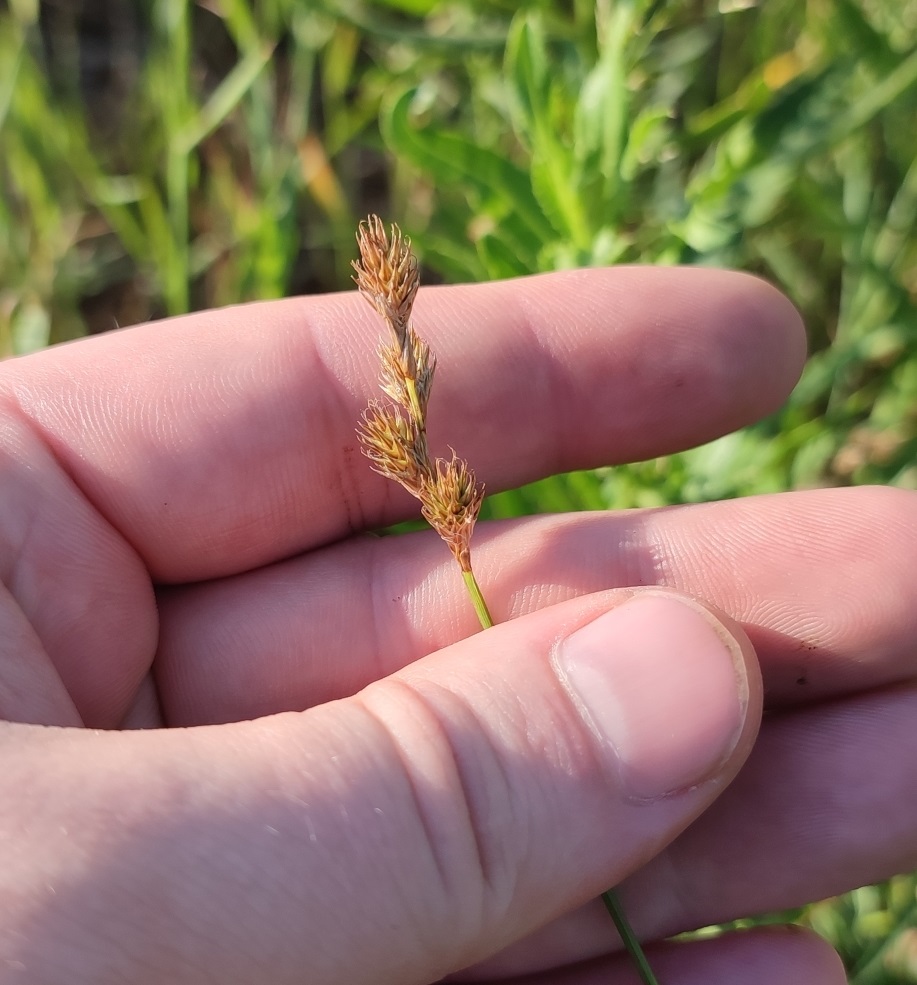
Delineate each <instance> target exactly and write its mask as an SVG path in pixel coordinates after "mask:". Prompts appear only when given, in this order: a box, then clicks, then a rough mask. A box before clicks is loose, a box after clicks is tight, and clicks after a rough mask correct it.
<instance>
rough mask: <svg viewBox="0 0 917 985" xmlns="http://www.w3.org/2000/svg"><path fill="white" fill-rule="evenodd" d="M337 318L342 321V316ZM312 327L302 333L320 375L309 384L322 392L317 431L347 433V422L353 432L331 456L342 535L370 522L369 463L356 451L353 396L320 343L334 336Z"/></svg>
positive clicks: (345, 348)
mask: <svg viewBox="0 0 917 985" xmlns="http://www.w3.org/2000/svg"><path fill="white" fill-rule="evenodd" d="M340 320H341V321H343V319H340ZM312 327H313V331H306V332H304V333H303V336H304V337H305V339H307V340H308V341H307V344H308V346H309V350H310V352H311V353H312V355H313V359H312V360H311V367H312V368H313V371H314V369H315V368H317V369H318V371H319V376H320V379H319V381H318V385H316V384H315V383H312V385H313V386H314V387H315V388H316V389H317V390H319V391H320V392H321V393H323V394H324V398H323V399H322V400H321V401H319V405H318V417H319V421H320V423H321V425H322V427H321V428H320V429H319V434H320V435H321V436H322V437H324V436H325V435H334V434H337V433H339V432H340V433H342V434H347V433H348V431H347V428H348V425H350V429H351V433H352V440H351V441H350V442H349V443H347V444H345V446H344V447H343V448H342V451H341V454H339V455H337V456H335V457H334V467H333V468H332V470H331V472H332V474H331V485H332V488H335V489H337V490H338V494H339V497H340V503H341V505H342V506H343V508H344V513H345V529H344V532H343V535H344V536H348V535H353V534H356V533H359V532H360V531H362V530H366V529H368V528H369V527H370V526H371V525H372V510H369V509H367V507H366V505H365V503H364V495H363V490H364V489H366V482H365V479H364V476H363V474H362V471H361V470H362V469H367V468H368V467H369V466H368V463H367V462H366V461H365V460H364V458H363V455H362V454H361V453H360V452H359V446H358V442H357V437H356V430H355V428H356V421H357V419H358V412H355V411H354V408H353V402H354V401H353V398H354V395H353V393H352V392H351V391H350V390H349V389H348V387H347V386H346V384H345V379H346V377H344V376H343V375H342V374H340V373H337V372H335V370H334V369H333V368H332V366H331V363H330V361H329V360H328V359H327V357H326V353H325V345H324V344H320V342H319V340H320V339H321V340H322V341H323V342H325V340H326V339H327V338H329V337H330V338H334V335H333V334H332V333H331V332H329V333H327V335H324V334H323V333H322V332H321V330H319V331H315V330H314V329H315V327H316V326H315V322H313V324H312ZM339 351H341V352H344V353H347V352H349V351H353V347H348V346H347V345H346V344H345V345H342V346H341V347H340V350H339ZM353 368H354V367H353V366H348V367H347V369H348V370H349V371H351V372H353ZM355 375H356V374H355ZM332 401H333V402H334V404H335V406H334V407H332V406H331V403H332ZM340 536H341V532H339V531H335V532H334V534H332V535H330V536H329V538H328V542H331V541H333V540H336V539H338V538H339V537H340ZM317 546H321V545H320V544H319V545H317Z"/></svg>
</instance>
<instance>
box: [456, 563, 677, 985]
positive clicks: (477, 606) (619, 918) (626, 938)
mask: <svg viewBox="0 0 917 985" xmlns="http://www.w3.org/2000/svg"><path fill="white" fill-rule="evenodd" d="M462 578H464V579H465V587H466V588H467V589H468V595H469V596H470V598H471V604H472V605H473V606H474V611H475V612H476V613H477V614H478V619H480V621H481V626H482V627H483V628H484V629H490V627H491V626H493V624H494V621H493V617H492V616H491V614H490V610H489V609H488V608H487V603H486V602H485V601H484V596H483V594H482V593H481V586H480V585H478V582H477V579H476V578H475V576H474V572H473V571H470V570H469V571H463V572H462ZM602 902H603V903H604V904H605V907H606V909H607V910H608V912H609V913H610V914H611V919H612V920H613V921H614V925H615V927H616V928H617V931H618V934H619V935H620V937H621V943H622V944H623V945H624V950H625V951H627V953H628V954H629V955H630V959H631V961H632V962H633V964H634V967H635V968H636V969H637V974H638V975H639V976H640V981H642V982H643V985H659V982H658V981H657V980H656V976H655V975H654V974H653V969H652V968H650V964H649V961H647V960H646V955H645V954H644V953H643V948H642V946H641V945H640V941H638V940H637V936H636V934H634V931H633V928H632V927H631V925H630V922H629V921H628V919H627V917H626V916H625V914H624V908H623V907H622V906H621V902H620V900H619V899H618V897H617V896H615V894H614V893H613V892H612V890H610V889H609V890H608V891H607V892H604V893H602Z"/></svg>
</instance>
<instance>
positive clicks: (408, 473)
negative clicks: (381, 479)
mask: <svg viewBox="0 0 917 985" xmlns="http://www.w3.org/2000/svg"><path fill="white" fill-rule="evenodd" d="M357 437H358V438H359V439H360V444H361V445H362V446H363V454H364V455H365V456H366V457H367V458H368V459H369V460H370V462H372V466H373V468H374V469H375V470H376V471H377V472H378V473H379V474H380V475H384V476H385V477H386V478H387V479H394V480H395V481H396V482H399V483H401V485H402V486H404V488H405V489H407V491H408V492H409V493H410V494H411V495H412V496H417V497H418V498H419V497H420V494H421V489H422V488H423V486H424V484H425V480H426V477H427V474H428V473H429V470H430V464H429V459H430V455H429V452H428V451H427V438H426V435H425V434H424V432H423V431H420V430H418V429H417V427H415V425H414V420H413V418H411V417H409V416H406V415H405V414H402V413H401V412H400V411H399V409H398V408H397V407H386V406H384V405H383V404H380V403H378V402H377V401H375V400H374V401H373V402H372V403H371V404H370V405H369V406H368V407H367V408H366V410H365V411H363V418H362V420H361V421H360V424H359V426H358V427H357Z"/></svg>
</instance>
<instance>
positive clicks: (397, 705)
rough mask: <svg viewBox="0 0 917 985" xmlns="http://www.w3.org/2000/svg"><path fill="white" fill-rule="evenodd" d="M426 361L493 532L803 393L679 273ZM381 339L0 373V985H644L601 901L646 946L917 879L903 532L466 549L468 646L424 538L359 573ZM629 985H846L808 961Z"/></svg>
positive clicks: (460, 330)
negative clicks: (570, 474) (499, 512)
mask: <svg viewBox="0 0 917 985" xmlns="http://www.w3.org/2000/svg"><path fill="white" fill-rule="evenodd" d="M416 320H417V324H418V328H419V330H420V331H421V332H422V333H423V334H424V336H425V337H426V338H427V339H428V340H429V341H430V343H431V345H432V346H433V348H434V351H435V352H436V353H437V355H438V356H439V366H440V368H439V370H438V375H437V382H436V387H435V389H434V393H433V398H432V401H431V407H430V418H431V429H430V441H431V445H432V447H433V448H434V449H435V450H445V448H446V446H447V445H448V444H454V445H455V447H456V448H457V449H458V450H459V452H460V454H461V455H462V456H463V457H466V458H467V459H468V460H469V462H470V463H471V465H472V466H473V467H474V468H475V469H476V471H477V472H478V475H479V477H480V478H481V479H483V480H484V481H485V482H486V483H487V486H488V488H489V489H490V490H491V491H496V490H498V489H501V488H505V487H509V486H513V485H517V484H519V483H522V482H525V481H528V480H531V479H534V478H536V477H538V476H541V475H545V474H549V473H552V472H556V471H560V470H567V469H573V468H583V467H589V466H594V465H598V464H602V463H605V464H607V463H609V462H621V461H627V460H633V459H641V458H647V457H650V456H653V455H657V454H661V453H665V452H670V451H672V450H675V449H678V448H682V447H686V446H689V445H693V444H696V443H699V442H702V441H705V440H707V439H710V438H713V437H714V436H716V435H718V434H721V433H724V432H727V431H730V430H732V429H734V428H737V427H740V426H741V425H743V424H745V423H747V422H750V421H752V420H754V419H756V418H758V417H760V416H761V415H763V414H765V413H767V412H769V411H770V410H772V409H773V408H775V407H776V406H778V405H779V404H780V402H781V401H782V400H783V399H784V398H785V396H786V394H787V393H788V391H789V389H790V388H791V386H792V384H793V382H794V380H795V378H796V375H797V373H798V371H799V368H800V365H801V362H802V359H803V347H804V342H803V335H802V331H801V327H800V324H799V320H798V318H797V316H796V314H795V313H794V312H793V310H792V309H791V308H790V306H789V305H788V303H787V302H786V301H785V300H783V299H782V298H781V297H780V296H779V295H778V294H777V293H776V292H774V291H773V290H772V289H770V288H768V287H766V286H765V285H763V284H761V283H760V282H758V281H756V280H754V279H751V278H748V277H745V276H742V275H738V274H727V273H722V272H716V271H709V270H700V269H697V270H677V269H672V270H662V269H659V270H654V269H625V268H622V269H616V270H595V271H581V272H572V273H564V274H556V275H550V276H546V277H539V278H532V279H527V280H520V281H514V282H507V283H502V284H492V285H483V286H479V287H456V288H436V289H428V290H426V291H423V292H421V296H420V297H419V299H418V302H417V308H416ZM380 328H381V326H379V325H378V323H377V322H376V320H375V317H374V315H373V313H372V312H371V311H370V310H369V309H368V307H366V306H365V305H364V304H363V302H362V301H361V300H360V299H359V298H358V297H356V295H346V296H345V295H338V296H332V297H325V298H315V299H294V300H290V301H285V302H276V303H270V304H261V305H251V306H246V307H239V308H234V309H229V310H225V311H218V312H210V313H207V314H203V315H197V316H193V317H188V318H182V319H176V320H173V321H169V322H162V323H157V324H153V325H148V326H144V327H140V328H136V329H132V330H130V331H125V332H119V333H115V334H112V335H109V336H105V337H102V338H96V339H92V340H88V341H85V342H80V343H77V344H74V345H70V346H65V347H61V348H58V349H56V350H49V351H47V352H44V353H41V354H39V355H36V356H33V357H29V358H24V359H21V360H17V361H13V362H10V363H7V364H5V365H4V366H3V367H2V369H0V393H2V395H3V412H2V420H3V431H2V439H0V441H2V444H0V448H2V453H3V462H4V465H3V469H2V472H0V476H2V498H0V504H2V507H0V518H2V523H0V531H2V537H3V547H4V549H3V554H2V558H3V571H4V584H5V586H6V589H5V591H4V595H3V598H2V606H3V607H2V614H3V620H4V624H3V626H4V632H3V635H2V637H0V638H2V640H3V651H2V654H0V715H2V716H3V717H4V718H5V719H7V720H9V722H10V723H12V724H6V725H4V726H3V727H2V728H0V756H2V761H0V762H2V768H0V804H2V807H0V841H2V843H3V845H4V846H6V851H5V852H4V855H5V861H4V864H3V866H2V869H0V983H3V985H6V983H7V982H9V983H17V985H32V983H36V985H37V983H42V985H45V983H57V982H62V983H63V982H66V983H67V985H83V983H85V985H90V983H92V985H107V983H118V985H123V983H147V982H150V983H152V982H169V983H174V985H185V983H188V985H190V983H198V982H202V983H203V982H213V981H219V982H221V983H222V985H232V983H243V982H244V983H253V982H258V983H261V982H264V983H271V985H284V983H293V982H297V983H300V982H309V983H315V985H338V983H340V985H360V983H364V982H365V983H372V985H383V983H392V985H410V983H428V982H434V981H438V980H440V979H441V978H443V976H447V975H455V980H476V981H482V982H492V983H495V982H497V981H505V980H507V979H513V980H514V981H516V982H517V983H518V985H522V983H523V982H525V983H526V985H591V983H593V982H596V983H597V982H608V981H621V982H631V981H633V978H632V972H630V970H629V966H628V963H627V959H626V957H624V956H622V954H621V953H620V952H619V951H618V950H617V948H616V946H615V941H614V934H613V932H612V929H611V926H610V923H609V921H608V918H607V915H606V914H605V913H604V910H603V908H602V906H601V904H600V903H598V902H596V901H595V897H596V896H597V895H598V894H599V893H600V892H601V891H602V890H603V889H605V888H607V887H608V886H611V885H613V884H617V883H620V882H621V881H622V880H624V879H626V882H625V883H624V885H623V887H622V893H621V895H622V896H623V899H624V904H625V907H626V909H627V911H628V914H629V916H630V918H631V920H632V921H633V923H634V925H635V928H636V930H637V932H638V934H639V935H640V936H641V937H643V938H644V939H649V940H652V939H659V938H662V937H665V936H668V935H672V934H674V933H676V932H678V931H681V930H684V929H687V928H691V927H697V926H702V925H704V924H707V923H710V922H714V921H723V920H728V919H731V918H734V917H738V916H741V915H743V914H748V913H753V912H758V911H761V910H767V909H775V908H782V907H788V906H793V905H796V904H799V903H801V902H803V901H805V900H809V899H815V898H819V897H823V896H825V895H828V894H831V893H835V892H839V891H841V890H844V889H846V888H849V887H852V886H855V885H858V884H861V883H864V882H867V881H871V880H877V879H881V878H884V877H886V876H888V875H890V874H891V873H893V872H896V871H899V870H904V869H907V868H910V867H913V866H914V865H915V864H917V857H915V848H917V835H915V830H917V826H915V824H914V817H915V808H917V779H915V774H914V771H913V770H912V769H911V768H910V765H909V764H910V763H912V762H913V760H914V755H915V753H917V727H915V725H914V722H915V721H917V714H915V712H917V697H915V689H914V684H913V680H912V678H913V675H914V671H915V655H914V648H913V642H912V641H913V638H914V635H915V630H917V607H915V605H914V588H913V586H914V584H915V574H917V572H915V568H917V560H915V559H917V544H915V541H917V524H915V523H914V510H915V500H914V498H913V496H912V495H911V494H906V493H902V492H897V491H893V490H889V489H856V490H819V491H811V492H805V493H798V494H791V495H783V496H772V497H760V498H754V499H748V500H743V501H735V502H725V503H718V504H712V505H704V506H696V507H688V508H680V509H668V510H659V511H648V512H632V513H624V514H599V513H590V514H580V515H571V516H551V517H541V518H526V519H520V520H517V521H513V522H506V523H494V524H482V525H480V526H479V530H478V532H477V533H476V537H475V542H474V557H475V568H476V571H477V573H478V577H479V580H480V581H481V583H482V586H483V587H484V590H485V593H486V594H487V597H488V600H489V602H490V604H491V608H492V610H493V611H494V614H495V616H496V618H497V619H498V620H505V621H506V622H505V624H503V625H499V626H497V627H495V628H494V629H493V630H489V631H488V632H486V633H483V634H479V633H476V632H475V630H476V624H475V618H474V614H473V612H472V610H471V608H470V606H469V605H468V603H467V600H466V599H465V598H464V595H463V588H462V584H461V579H460V578H459V577H458V574H457V572H456V570H455V569H454V567H453V562H452V560H451V558H450V557H449V556H448V552H447V551H446V550H445V548H444V547H443V545H442V544H441V543H440V542H439V540H438V539H437V538H436V536H435V535H434V534H432V533H418V534H412V535H409V536H404V537H399V538H383V539H379V538H375V537H371V536H367V535H366V534H365V531H367V530H370V529H372V528H375V527H378V526H380V525H383V524H387V523H391V522H394V521H397V520H401V519H404V518H405V517H407V516H409V515H411V514H412V512H413V506H414V504H413V501H412V500H410V499H409V497H408V496H407V495H406V494H405V493H403V492H402V491H401V490H400V489H398V488H397V487H395V486H394V485H393V484H391V483H389V482H386V481H385V480H383V479H382V478H380V477H378V476H376V475H374V474H373V473H372V472H371V471H370V470H369V468H368V465H367V463H366V461H365V460H364V459H363V458H362V456H361V455H360V453H359V451H358V448H357V443H356V439H355V436H354V432H353V429H354V425H355V422H356V420H357V419H358V417H359V414H360V411H361V409H362V407H363V406H364V404H365V402H366V399H367V397H368V396H369V395H371V394H372V393H373V391H374V388H375V379H376V372H377V369H376V362H375V361H376V355H375V348H376V342H377V339H379V338H381V331H380ZM628 586H644V588H642V589H633V588H629V587H628ZM646 586H652V587H650V588H647V587H646ZM693 598H700V599H705V600H707V604H705V605H701V604H700V603H698V602H694V601H692V599H693ZM746 634H747V635H746ZM749 641H750V642H749ZM752 644H753V646H754V651H756V653H757V660H756V659H755V656H754V653H753V650H752ZM758 663H760V676H759V671H758ZM762 678H763V692H762V687H761V681H762ZM762 693H763V697H764V702H765V704H766V707H767V709H768V714H767V716H766V718H765V720H764V724H763V726H762V727H761V730H760V735H758V737H757V741H755V737H756V733H757V731H758V728H759V722H760V711H761V704H762ZM48 725H53V726H60V727H58V728H45V727H41V726H48ZM167 726H169V727H167ZM175 726H194V727H193V728H190V729H180V728H176V727H175ZM753 746H754V748H752V747H753ZM889 749H892V750H894V755H889ZM746 759H748V761H747V762H745V761H746ZM743 764H744V765H743ZM740 768H741V773H739V770H740ZM737 774H738V776H737V778H736V779H735V781H734V782H732V784H731V786H729V788H728V790H727V789H725V788H726V787H727V785H728V784H729V783H730V781H732V780H733V778H734V777H736V775H737ZM724 791H725V792H724ZM877 818H881V820H882V833H881V837H877V832H876V819H877ZM649 956H650V959H651V962H652V963H653V965H654V967H655V968H656V970H657V972H658V973H659V974H660V975H661V977H663V978H664V980H665V981H667V982H671V983H686V985H687V983H695V982H701V981H703V982H719V981H722V982H733V981H737V980H741V981H742V982H743V983H744V985H764V983H765V982H783V981H788V980H797V981H807V982H810V983H815V985H829V983H840V982H842V981H843V975H842V971H841V969H840V966H839V962H838V961H837V959H836V958H835V957H834V955H833V954H832V953H831V952H830V951H829V950H828V949H827V947H826V946H825V945H823V944H822V943H821V942H820V941H818V940H817V939H815V938H813V937H811V936H808V935H803V934H800V933H796V932H792V933H791V932H788V931H779V930H777V931H766V932H765V931H757V932H753V933H749V934H744V935H733V936H727V937H723V938H719V939H716V940H711V941H705V942H703V943H693V944H684V943H671V944H663V945H657V946H655V947H650V948H649ZM463 969H464V970H463ZM514 976H515V977H514ZM450 980H452V979H451V978H450Z"/></svg>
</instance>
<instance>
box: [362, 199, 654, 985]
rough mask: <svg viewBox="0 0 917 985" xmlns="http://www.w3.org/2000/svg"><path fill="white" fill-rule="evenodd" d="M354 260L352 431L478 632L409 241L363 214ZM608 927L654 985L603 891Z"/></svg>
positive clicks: (460, 465)
mask: <svg viewBox="0 0 917 985" xmlns="http://www.w3.org/2000/svg"><path fill="white" fill-rule="evenodd" d="M357 245H358V247H359V251H360V259H359V260H357V261H354V263H353V268H354V270H355V271H356V276H355V277H354V281H355V282H356V285H357V287H358V288H359V291H360V293H361V294H362V295H363V297H364V298H366V300H367V301H368V302H369V303H370V304H371V305H372V307H373V308H374V309H375V310H376V312H377V313H378V314H379V316H380V317H381V318H382V320H383V321H384V322H385V323H386V325H387V326H388V329H389V339H388V341H386V342H384V343H383V344H382V345H381V346H380V349H379V357H380V362H381V377H380V383H379V385H380V388H381V390H382V392H383V393H384V394H385V396H386V397H388V400H387V401H381V400H372V401H371V402H370V404H369V406H368V407H367V408H366V410H365V411H364V412H363V418H362V420H361V422H360V424H359V426H358V428H357V435H358V437H359V439H360V443H361V445H362V448H363V453H364V454H365V455H366V457H367V458H368V459H369V460H370V462H371V463H372V467H373V469H375V471H376V472H378V473H380V474H381V475H383V476H385V477H386V478H388V479H394V480H395V481H396V482H398V483H399V484H400V485H402V486H403V487H404V488H405V489H406V490H407V491H408V492H409V493H410V494H411V495H412V496H414V497H415V498H416V499H418V500H419V501H420V510H421V513H422V514H423V516H424V519H425V520H426V521H427V522H428V523H429V524H430V526H431V527H433V529H434V530H435V531H436V532H437V533H438V534H439V536H440V537H441V538H442V539H443V541H445V543H446V545H447V546H448V548H449V550H450V551H451V552H452V556H453V557H454V558H455V560H456V562H457V563H458V566H459V569H460V570H461V572H462V578H463V580H464V582H465V587H466V589H467V591H468V595H469V598H470V599H471V603H472V605H473V606H474V609H475V612H476V613H477V616H478V619H479V620H480V623H481V626H482V628H483V629H489V628H490V627H491V626H493V624H494V622H493V618H492V617H491V614H490V610H489V609H488V607H487V603H486V602H485V600H484V596H483V594H482V592H481V588H480V586H479V585H478V582H477V579H476V578H475V576H474V571H473V570H472V567H471V534H472V531H473V530H474V524H475V521H476V520H477V518H478V514H479V513H480V510H481V503H482V502H483V500H484V488H483V486H480V485H479V484H478V483H477V480H476V478H475V474H474V472H473V471H472V470H471V469H470V468H469V466H468V463H467V462H465V461H464V460H462V459H460V458H458V456H457V455H456V454H455V452H454V451H453V452H452V456H451V458H448V459H444V458H436V459H433V458H431V457H430V452H429V448H428V446H427V427H426V415H427V404H428V402H429V399H430V391H431V389H432V386H433V374H434V371H435V369H436V357H435V356H434V354H433V353H432V351H431V350H430V347H429V346H428V345H427V343H426V342H425V341H424V340H423V339H422V338H421V337H420V336H419V335H418V334H417V333H416V331H415V330H414V327H413V324H412V322H411V310H412V308H413V305H414V299H415V298H416V296H417V290H418V288H419V287H420V275H419V272H418V267H417V258H416V257H415V256H414V254H413V252H412V251H411V242H410V240H409V239H408V238H407V237H406V236H404V235H403V234H402V232H401V230H400V229H399V228H398V226H397V225H394V224H392V225H391V226H390V227H389V229H388V230H386V228H385V225H384V224H383V222H382V220H381V219H380V218H379V217H378V216H376V215H370V216H369V217H368V218H367V219H366V220H364V221H363V222H361V223H360V226H359V228H358V230H357ZM602 900H603V902H604V903H605V906H606V908H607V909H608V912H609V913H610V914H611V917H612V920H613V921H614V924H615V927H616V928H617V930H618V933H619V935H620V937H621V940H622V942H623V943H624V946H625V948H626V949H627V951H628V953H629V954H630V957H631V959H632V961H633V963H634V965H635V967H636V969H637V972H638V973H639V975H640V979H641V981H642V982H643V983H644V985H658V982H657V980H656V977H655V975H654V974H653V971H652V969H651V968H650V965H649V962H648V961H647V959H646V956H645V954H644V953H643V948H642V947H641V945H640V942H639V941H638V940H637V937H636V936H635V934H634V932H633V930H632V928H631V926H630V923H629V921H628V920H627V917H626V915H625V913H624V910H623V907H622V906H621V904H620V902H619V900H618V899H617V897H616V896H615V894H614V893H613V892H612V891H611V890H608V891H607V892H605V893H603V894H602Z"/></svg>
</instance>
